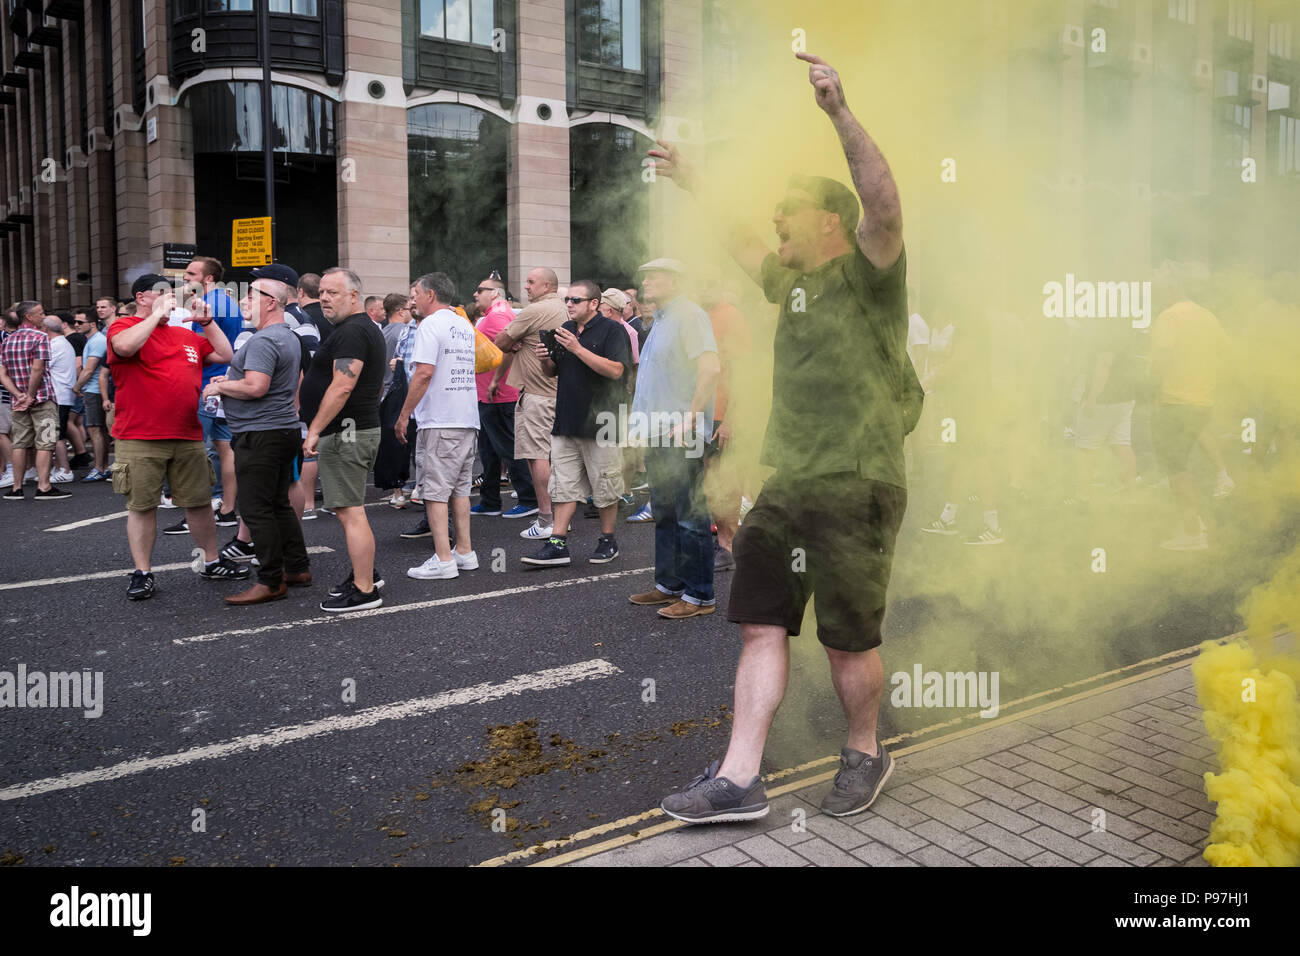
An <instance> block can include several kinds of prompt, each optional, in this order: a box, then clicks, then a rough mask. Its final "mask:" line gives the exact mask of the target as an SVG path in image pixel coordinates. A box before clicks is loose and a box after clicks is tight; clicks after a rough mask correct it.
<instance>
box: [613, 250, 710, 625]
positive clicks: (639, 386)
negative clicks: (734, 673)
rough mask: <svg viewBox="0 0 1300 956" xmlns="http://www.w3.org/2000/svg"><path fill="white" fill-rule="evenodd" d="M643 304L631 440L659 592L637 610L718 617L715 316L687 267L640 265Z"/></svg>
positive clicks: (645, 597) (659, 262)
mask: <svg viewBox="0 0 1300 956" xmlns="http://www.w3.org/2000/svg"><path fill="white" fill-rule="evenodd" d="M640 271H641V272H642V273H644V283H643V284H644V298H645V299H646V301H648V302H653V303H654V305H655V306H656V309H655V318H654V323H653V324H652V325H651V327H650V334H649V336H648V337H647V338H646V341H645V345H644V346H643V347H642V349H641V364H640V365H639V366H638V372H637V381H636V394H635V396H634V397H633V399H632V414H631V415H629V416H628V421H627V431H628V441H629V443H631V444H642V445H645V446H646V453H645V461H646V476H647V477H648V478H649V481H650V509H651V511H652V512H653V514H654V523H655V586H654V588H653V589H652V590H650V591H647V592H644V593H642V594H634V595H632V597H631V599H630V600H631V601H632V603H633V604H639V605H646V606H653V605H667V606H666V607H662V608H660V610H659V615H660V616H661V617H666V618H668V619H670V620H677V619H680V618H686V617H696V616H700V615H706V614H712V613H713V610H714V597H713V538H712V535H711V534H710V530H709V525H710V520H709V508H708V503H707V502H706V501H705V498H704V489H703V486H702V484H701V477H702V475H703V472H704V447H705V443H706V442H708V440H709V438H710V432H711V430H712V423H713V398H714V390H715V386H716V385H717V381H718V374H719V364H718V346H717V343H716V342H715V341H714V339H713V328H712V326H711V325H710V324H709V317H708V315H707V314H706V313H705V312H704V310H703V309H701V308H700V307H699V306H698V305H696V304H695V303H694V302H691V301H690V300H689V299H687V298H686V297H685V296H684V295H682V292H681V284H682V271H683V270H682V265H681V263H680V262H678V261H677V260H675V259H655V260H654V261H653V262H648V263H646V264H645V265H644V266H642V267H641V269H640Z"/></svg>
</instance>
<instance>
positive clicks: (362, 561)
mask: <svg viewBox="0 0 1300 956" xmlns="http://www.w3.org/2000/svg"><path fill="white" fill-rule="evenodd" d="M300 287H301V280H300ZM320 307H321V314H322V315H323V316H324V317H325V319H326V320H327V321H328V322H329V323H330V325H331V327H332V328H333V331H332V332H330V333H329V335H327V336H326V337H325V339H324V341H322V342H321V346H320V348H319V349H318V350H317V351H316V354H315V355H314V356H313V357H312V362H311V368H310V369H309V370H308V372H307V375H306V377H305V378H304V379H303V383H302V392H301V401H302V416H303V419H304V420H306V421H309V422H310V425H309V426H308V428H307V437H306V438H305V439H304V440H303V445H302V451H303V455H304V456H306V457H311V456H313V455H317V453H319V458H320V477H321V485H322V486H323V488H324V491H325V507H326V508H328V509H330V510H331V511H333V513H334V515H335V516H336V517H337V518H338V519H339V524H341V525H343V533H344V536H345V539H346V541H347V548H348V561H349V563H350V564H351V565H352V570H351V572H350V573H349V574H348V576H347V578H346V579H345V580H344V581H343V582H341V583H340V584H339V585H337V586H336V587H335V588H333V589H332V590H331V592H330V597H329V599H328V600H326V601H324V602H322V603H321V606H320V608H321V610H322V611H329V612H332V613H343V612H348V611H361V610H365V609H367V608H373V607H379V606H380V605H381V604H383V603H384V600H383V598H382V597H381V596H380V594H379V589H380V588H381V587H382V586H383V580H382V576H381V575H379V574H377V573H376V572H375V535H374V532H373V531H371V529H370V522H369V520H367V518H366V509H365V503H366V479H367V477H368V476H369V474H370V469H371V468H373V467H374V465H375V457H376V456H377V455H378V453H379V395H380V391H381V390H382V388H383V386H384V365H385V362H384V336H383V334H382V333H381V332H380V331H379V326H377V325H375V323H374V322H372V321H371V320H370V316H368V315H366V313H365V312H364V311H363V310H362V307H361V278H360V277H359V276H358V275H357V274H356V273H355V272H353V271H352V270H351V269H343V268H339V267H335V268H333V269H327V270H325V272H324V273H323V274H322V275H321V280H320Z"/></svg>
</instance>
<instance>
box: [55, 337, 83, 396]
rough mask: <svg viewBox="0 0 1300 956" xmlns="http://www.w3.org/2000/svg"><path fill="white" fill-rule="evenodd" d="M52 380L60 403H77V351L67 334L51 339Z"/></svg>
mask: <svg viewBox="0 0 1300 956" xmlns="http://www.w3.org/2000/svg"><path fill="white" fill-rule="evenodd" d="M50 381H52V382H53V383H54V400H55V401H56V402H58V403H59V404H60V405H75V404H76V402H77V396H76V395H75V394H73V391H72V386H74V385H76V384H77V353H76V351H75V350H74V349H73V348H72V343H71V342H69V341H68V337H67V336H66V335H56V336H53V337H52V338H51V339H50Z"/></svg>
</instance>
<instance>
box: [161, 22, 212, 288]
mask: <svg viewBox="0 0 1300 956" xmlns="http://www.w3.org/2000/svg"><path fill="white" fill-rule="evenodd" d="M144 18H145V25H146V26H145V30H146V34H147V36H148V37H150V40H151V42H148V43H146V44H145V47H144V49H145V65H144V75H145V84H146V86H145V106H144V130H145V137H144V139H145V168H146V170H147V176H148V196H149V219H148V225H149V261H150V262H151V263H153V265H154V267H155V268H156V269H158V271H162V262H163V245H164V244H165V243H168V242H179V243H189V242H194V238H195V213H194V132H193V126H192V124H191V122H190V111H189V110H188V109H186V108H185V107H183V106H181V105H179V104H177V103H173V99H174V95H173V93H172V88H171V83H170V80H169V79H168V76H167V46H168V37H169V26H170V24H169V23H168V22H167V4H166V3H165V2H164V0H144ZM203 254H207V255H212V256H214V257H216V258H218V259H221V260H222V261H225V260H226V258H227V254H226V250H220V249H218V250H212V251H210V252H209V251H207V250H204V251H203Z"/></svg>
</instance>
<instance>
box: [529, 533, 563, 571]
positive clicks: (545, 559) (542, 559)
mask: <svg viewBox="0 0 1300 956" xmlns="http://www.w3.org/2000/svg"><path fill="white" fill-rule="evenodd" d="M520 560H521V561H523V562H524V564H532V565H536V566H538V567H550V566H552V565H560V564H568V563H569V543H568V542H567V541H565V540H564V539H563V538H559V537H556V536H555V535H551V536H550V537H549V538H547V539H546V543H545V544H544V545H542V547H541V549H540V550H539V551H537V552H535V553H534V554H528V555H525V556H524V557H523V558H521V559H520Z"/></svg>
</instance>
